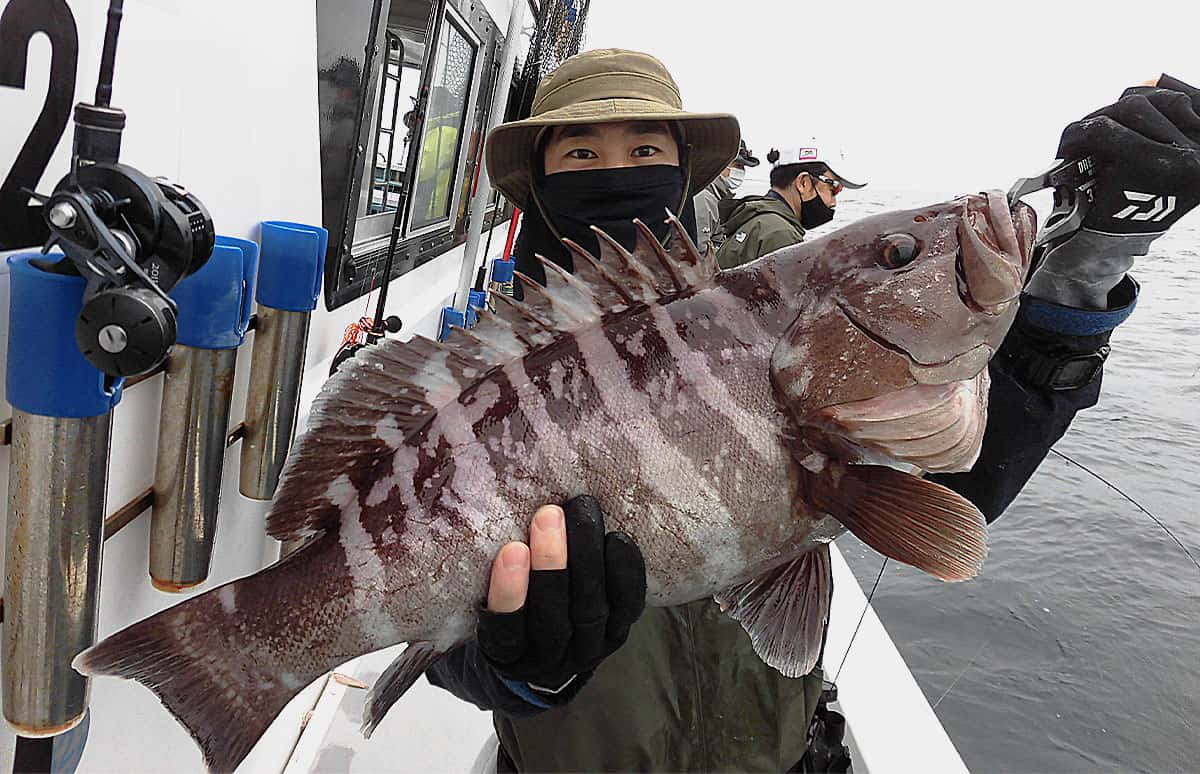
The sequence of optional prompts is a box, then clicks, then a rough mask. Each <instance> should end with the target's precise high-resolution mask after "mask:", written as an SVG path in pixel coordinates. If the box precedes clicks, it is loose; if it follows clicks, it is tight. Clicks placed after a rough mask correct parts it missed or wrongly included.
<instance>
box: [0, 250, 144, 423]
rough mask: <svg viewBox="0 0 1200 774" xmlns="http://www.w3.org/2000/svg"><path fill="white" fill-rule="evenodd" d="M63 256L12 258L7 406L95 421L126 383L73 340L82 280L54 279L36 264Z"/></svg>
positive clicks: (116, 399) (64, 276)
mask: <svg viewBox="0 0 1200 774" xmlns="http://www.w3.org/2000/svg"><path fill="white" fill-rule="evenodd" d="M63 257H64V256H63V255H62V253H50V254H49V255H42V254H41V253H18V254H16V255H11V256H9V258H8V266H9V275H8V276H9V282H10V283H11V292H10V298H11V302H10V306H9V313H8V314H9V317H8V325H9V327H8V331H9V332H8V372H7V375H6V378H5V391H6V394H7V397H8V402H9V403H11V404H12V405H13V406H14V407H15V408H18V409H20V410H21V411H24V412H26V413H29V414H37V415H40V416H46V417H72V418H80V417H96V416H100V415H102V414H107V413H108V412H109V411H112V409H113V407H114V406H116V405H117V403H119V402H120V401H121V387H122V385H123V384H124V383H125V380H124V379H123V378H116V379H113V378H110V377H109V376H107V375H106V374H105V373H104V372H102V371H100V370H98V369H97V368H96V367H95V366H93V365H92V364H91V363H89V362H88V361H87V359H86V358H84V356H83V354H82V353H81V352H80V351H79V345H78V344H77V343H76V341H75V322H76V320H77V318H78V317H79V312H80V310H81V309H82V308H83V290H84V286H85V284H86V283H85V281H84V279H83V277H78V276H71V275H67V274H51V273H50V272H48V271H44V270H42V269H39V268H38V267H37V266H34V265H33V263H32V261H33V260H35V259H45V260H47V261H50V262H53V261H56V260H61V259H62V258H63Z"/></svg>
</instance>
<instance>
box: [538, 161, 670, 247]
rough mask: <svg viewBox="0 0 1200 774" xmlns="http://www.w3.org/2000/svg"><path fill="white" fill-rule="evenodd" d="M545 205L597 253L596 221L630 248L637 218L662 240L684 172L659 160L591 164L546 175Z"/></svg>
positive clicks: (559, 226)
mask: <svg viewBox="0 0 1200 774" xmlns="http://www.w3.org/2000/svg"><path fill="white" fill-rule="evenodd" d="M540 193H541V199H542V206H543V207H544V208H545V212H546V215H547V216H549V218H550V222H551V224H552V225H553V226H554V228H555V229H556V230H557V231H558V233H559V236H562V237H565V238H566V239H570V240H572V241H574V242H576V243H578V244H579V245H580V246H581V247H583V248H584V249H585V250H588V251H590V252H591V253H592V254H593V255H599V253H598V252H597V251H598V250H599V244H598V243H597V241H596V235H595V234H593V233H592V229H591V227H592V226H596V227H597V228H599V229H600V230H602V231H604V232H605V233H607V234H608V235H609V236H610V237H612V238H613V239H615V240H617V241H618V242H620V243H621V246H622V247H624V248H625V249H626V250H633V247H634V244H635V243H636V241H637V227H636V226H634V225H633V219H634V218H638V219H640V220H641V221H642V222H643V223H645V224H646V225H647V226H649V227H650V230H651V231H652V232H654V235H655V236H656V237H658V239H659V241H660V242H661V241H662V240H663V239H665V238H666V236H667V225H666V223H664V222H663V219H664V218H665V216H666V211H667V210H670V211H671V212H676V211H677V210H679V205H680V203H681V202H682V199H683V173H682V171H681V170H680V169H679V167H676V166H668V165H666V164H655V165H652V166H644V167H621V168H619V169H587V170H580V171H578V172H558V173H556V174H553V175H547V176H546V177H545V179H543V180H542V185H541V192H540Z"/></svg>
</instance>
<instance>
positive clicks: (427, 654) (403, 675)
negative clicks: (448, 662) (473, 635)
mask: <svg viewBox="0 0 1200 774" xmlns="http://www.w3.org/2000/svg"><path fill="white" fill-rule="evenodd" d="M443 655H445V653H444V652H443V651H440V650H438V649H437V648H435V647H434V646H433V644H432V643H429V642H413V643H410V644H409V646H408V647H406V648H405V649H404V652H403V653H401V654H400V655H399V656H396V660H395V661H393V662H392V663H391V664H389V665H388V668H387V669H385V670H384V671H383V674H382V675H380V676H379V679H378V680H376V681H375V684H374V685H373V686H371V691H370V692H369V693H368V694H367V700H366V706H365V707H364V708H363V722H362V734H363V736H365V737H366V738H367V739H370V738H371V734H373V733H374V732H375V729H376V728H378V727H379V724H380V723H381V722H382V721H383V716H384V715H386V714H387V711H388V710H390V709H391V708H392V705H393V704H395V703H396V702H397V701H399V700H400V697H401V696H403V695H404V694H405V693H406V692H407V691H408V689H409V688H411V687H412V684H413V683H415V682H416V681H417V678H418V677H420V676H421V675H423V674H425V670H426V669H428V668H429V667H431V666H433V665H434V664H435V663H436V662H437V660H438V659H440V658H441V657H442V656H443Z"/></svg>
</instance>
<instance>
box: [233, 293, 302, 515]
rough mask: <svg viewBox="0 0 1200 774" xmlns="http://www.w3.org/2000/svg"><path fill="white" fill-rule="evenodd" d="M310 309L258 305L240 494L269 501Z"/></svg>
mask: <svg viewBox="0 0 1200 774" xmlns="http://www.w3.org/2000/svg"><path fill="white" fill-rule="evenodd" d="M308 322H309V312H293V311H287V310H283V309H274V308H272V307H269V306H262V305H259V307H258V322H257V324H256V325H255V328H254V352H253V355H252V356H251V360H250V393H249V396H248V397H247V399H246V436H245V438H243V439H242V465H241V482H240V486H239V488H240V490H241V493H242V494H243V495H244V496H246V497H250V498H253V499H255V500H270V499H271V498H272V497H273V496H274V494H275V487H276V486H278V484H279V474H280V473H281V472H282V471H283V463H284V462H285V461H286V460H287V455H288V451H289V450H290V448H291V445H292V437H293V436H294V435H295V432H296V414H297V409H298V407H299V403H300V384H301V380H302V378H303V376H304V352H305V349H306V347H307V344H308Z"/></svg>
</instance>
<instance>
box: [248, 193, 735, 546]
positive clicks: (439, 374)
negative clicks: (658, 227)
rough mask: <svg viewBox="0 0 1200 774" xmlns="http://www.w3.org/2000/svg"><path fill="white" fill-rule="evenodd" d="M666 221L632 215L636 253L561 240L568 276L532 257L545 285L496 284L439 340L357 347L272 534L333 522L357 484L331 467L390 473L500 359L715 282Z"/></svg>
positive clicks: (316, 416)
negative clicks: (662, 226) (662, 233)
mask: <svg viewBox="0 0 1200 774" xmlns="http://www.w3.org/2000/svg"><path fill="white" fill-rule="evenodd" d="M668 222H669V224H670V227H671V238H670V240H669V247H668V248H664V247H663V246H662V245H661V244H659V242H658V240H657V239H655V238H654V236H653V234H652V233H651V232H650V230H649V229H647V228H646V227H645V226H644V225H643V224H640V223H639V224H638V238H637V244H636V245H635V247H634V250H633V252H632V253H631V252H629V251H627V250H625V249H624V248H623V247H622V246H621V245H620V244H619V243H617V242H616V241H615V240H613V239H612V238H611V237H609V236H608V235H607V234H604V233H603V232H599V231H598V232H597V235H598V242H599V245H600V256H599V257H596V256H593V255H591V254H589V253H588V252H587V251H586V250H584V249H583V248H581V247H579V245H577V244H574V243H573V242H570V241H569V240H564V244H566V246H567V248H568V249H569V250H570V251H571V252H572V254H573V255H574V256H575V258H576V260H575V261H574V263H575V272H574V274H570V273H567V272H566V271H564V270H563V269H562V268H560V267H559V266H557V265H556V264H554V263H551V262H549V261H547V260H545V259H542V258H540V257H539V260H541V261H542V264H543V265H544V266H545V268H546V284H545V286H542V285H539V284H537V283H536V282H533V281H532V280H529V279H528V278H525V279H523V281H522V287H523V289H524V298H523V300H521V301H518V300H516V299H514V298H510V297H508V296H505V295H502V294H494V298H495V300H496V309H495V311H494V312H493V311H489V310H487V309H484V310H481V311H480V312H479V324H478V325H477V326H476V327H474V328H472V329H470V330H464V329H462V328H454V329H453V330H452V331H451V333H450V336H449V337H448V338H447V339H446V341H444V342H437V341H430V340H429V339H425V338H422V337H419V336H417V337H414V338H412V339H410V340H409V341H407V342H401V341H398V340H395V339H385V340H383V341H381V342H379V343H378V344H375V345H372V346H369V347H364V348H363V349H361V350H359V351H358V352H357V353H356V354H355V356H354V357H353V358H351V359H350V360H347V361H346V362H345V363H343V364H342V365H341V367H340V368H339V369H338V371H337V373H335V374H334V375H333V376H332V377H330V379H329V380H328V381H327V382H325V385H324V386H323V387H322V389H321V392H320V394H319V395H318V396H317V398H316V400H315V401H314V402H313V406H312V412H311V414H310V416H309V422H308V428H307V431H306V432H305V433H304V434H303V435H302V436H301V437H300V438H299V439H298V440H297V441H296V444H295V446H294V447H293V449H292V452H291V454H290V455H289V457H288V461H287V463H286V464H285V466H284V469H283V472H282V475H281V477H280V483H279V488H278V491H277V493H276V496H275V498H274V502H273V503H272V505H271V510H270V512H269V513H268V515H267V532H268V534H270V535H271V537H273V538H275V539H277V540H296V539H300V538H307V537H311V536H313V535H316V534H320V533H322V532H326V531H336V529H337V526H338V524H339V520H340V519H341V515H342V513H343V512H344V511H345V509H346V507H347V506H348V505H349V498H351V497H360V498H361V497H362V496H363V495H365V492H360V491H357V487H358V484H357V483H356V484H355V486H354V487H341V488H340V489H338V490H337V491H334V492H331V491H330V479H331V478H333V475H331V473H330V472H331V471H349V472H351V474H350V478H351V480H352V481H354V479H355V478H356V477H358V478H361V479H362V480H364V481H370V482H374V481H375V480H377V479H379V478H381V477H383V476H386V475H388V474H389V473H391V472H393V471H392V469H391V467H390V466H391V464H392V459H393V458H394V457H395V454H396V451H397V450H398V449H399V448H400V447H401V446H403V445H405V444H406V443H408V442H409V441H410V440H412V439H413V438H414V437H415V436H416V435H418V434H419V433H421V432H423V431H425V429H426V428H427V427H428V426H429V425H430V423H431V422H433V421H434V419H435V418H436V416H437V415H438V412H439V411H441V410H443V409H445V408H446V407H447V406H450V405H452V404H455V403H462V404H466V403H468V402H469V401H471V400H472V394H473V393H474V391H475V390H476V389H477V388H478V387H479V386H480V385H481V384H483V383H484V382H486V381H487V380H488V379H489V376H490V375H491V374H493V373H495V372H497V371H499V370H500V369H502V368H503V367H504V366H505V365H507V364H509V363H512V362H514V361H517V360H521V359H526V358H531V357H535V356H536V355H537V354H538V353H539V352H542V351H543V350H545V349H547V348H550V347H553V346H555V345H556V344H558V343H560V342H562V341H565V340H567V339H569V337H571V336H574V335H576V334H577V333H579V332H580V331H582V330H584V329H586V328H589V327H591V326H596V325H599V324H600V323H601V322H602V320H603V319H605V318H606V317H608V316H609V315H617V314H622V313H624V312H627V311H629V310H631V309H639V308H642V307H644V306H646V305H649V304H653V303H665V302H667V301H669V300H670V299H672V298H676V297H678V296H680V295H684V294H687V293H690V292H692V291H693V290H701V289H705V288H708V287H712V286H713V285H714V284H715V281H716V276H717V273H718V271H719V269H718V268H717V264H716V261H715V260H714V259H713V257H712V256H711V255H708V256H704V255H701V254H700V253H699V252H698V251H697V249H696V246H695V245H694V244H693V243H692V241H691V239H690V238H689V237H688V234H687V231H686V230H685V229H684V227H683V226H682V224H680V222H679V220H678V219H676V218H675V217H674V216H673V215H670V214H669V213H668Z"/></svg>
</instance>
